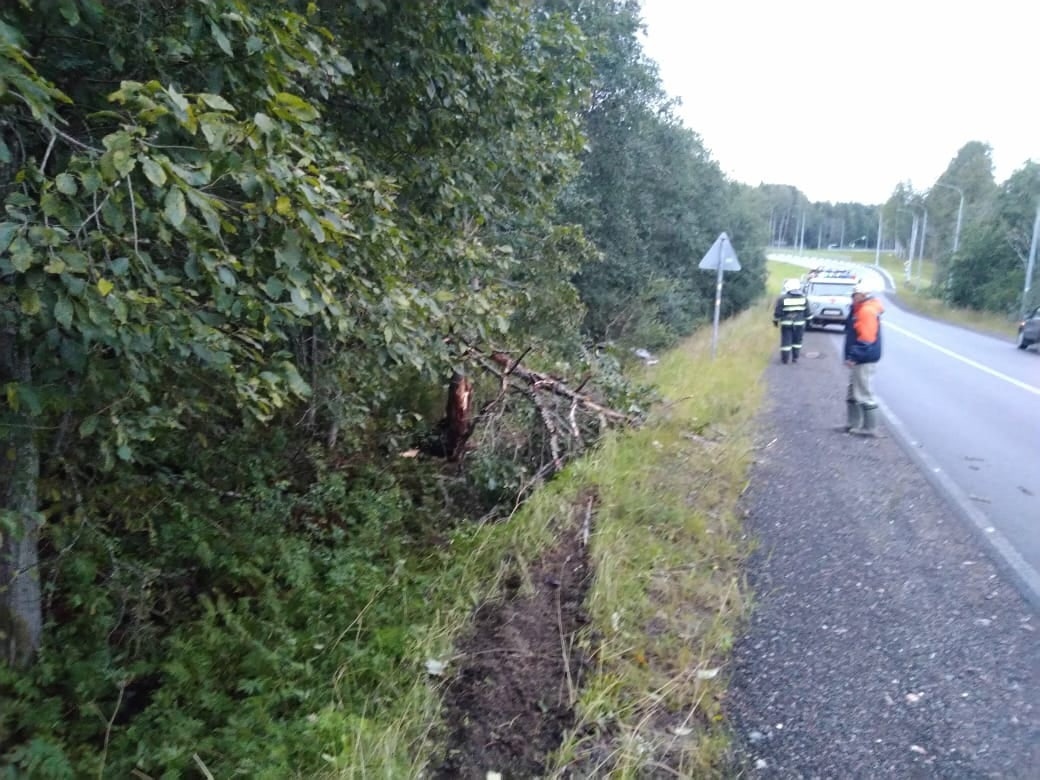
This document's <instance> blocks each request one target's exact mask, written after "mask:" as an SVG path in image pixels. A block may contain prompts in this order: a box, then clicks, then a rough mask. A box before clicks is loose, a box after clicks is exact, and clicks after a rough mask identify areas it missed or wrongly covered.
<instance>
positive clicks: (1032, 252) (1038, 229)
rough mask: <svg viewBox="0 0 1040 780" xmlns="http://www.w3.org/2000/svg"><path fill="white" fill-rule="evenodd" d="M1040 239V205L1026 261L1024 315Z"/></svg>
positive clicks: (1023, 294)
mask: <svg viewBox="0 0 1040 780" xmlns="http://www.w3.org/2000/svg"><path fill="white" fill-rule="evenodd" d="M1038 239H1040V205H1037V207H1036V219H1034V220H1033V240H1032V241H1031V242H1030V243H1029V261H1028V262H1027V263H1026V283H1025V287H1023V288H1022V317H1023V318H1024V317H1025V316H1026V310H1027V309H1028V308H1029V288H1030V287H1031V286H1032V282H1033V264H1034V263H1035V262H1036V244H1037V240H1038Z"/></svg>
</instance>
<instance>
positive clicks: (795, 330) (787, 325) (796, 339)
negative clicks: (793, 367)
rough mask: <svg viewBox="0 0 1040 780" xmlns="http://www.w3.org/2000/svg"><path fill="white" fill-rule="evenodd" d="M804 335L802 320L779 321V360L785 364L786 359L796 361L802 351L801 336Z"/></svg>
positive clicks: (803, 322)
mask: <svg viewBox="0 0 1040 780" xmlns="http://www.w3.org/2000/svg"><path fill="white" fill-rule="evenodd" d="M804 333H805V321H804V320H793V321H792V320H781V321H780V360H781V361H783V362H784V363H786V362H787V361H788V359H791V360H794V361H797V360H798V355H799V354H800V353H801V351H802V336H803V334H804Z"/></svg>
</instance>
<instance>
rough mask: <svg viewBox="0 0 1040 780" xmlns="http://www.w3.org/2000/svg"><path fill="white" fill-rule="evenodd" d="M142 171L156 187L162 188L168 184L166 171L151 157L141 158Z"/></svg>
mask: <svg viewBox="0 0 1040 780" xmlns="http://www.w3.org/2000/svg"><path fill="white" fill-rule="evenodd" d="M141 170H143V171H144V175H145V176H146V177H147V178H148V181H150V182H151V183H152V184H154V185H155V186H156V187H161V186H163V185H164V184H166V171H164V170H163V167H162V166H161V165H159V163H157V162H156V161H155V160H153V159H152V158H151V157H142V158H141Z"/></svg>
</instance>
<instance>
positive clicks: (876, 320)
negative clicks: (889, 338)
mask: <svg viewBox="0 0 1040 780" xmlns="http://www.w3.org/2000/svg"><path fill="white" fill-rule="evenodd" d="M884 311H885V307H884V306H882V305H881V301H879V300H878V299H877V298H875V297H874V294H873V292H872V291H871V290H870V288H869V287H868V286H867V285H866V284H864V283H863V282H862V281H861V282H859V283H857V284H856V286H855V287H853V288H852V306H851V307H850V309H849V316H848V319H847V320H846V321H845V365H846V366H848V367H849V387H848V392H847V393H846V396H845V409H846V425H845V431H846V432H847V433H853V434H858V435H860V436H876V435H877V408H878V404H877V400H876V399H875V398H874V391H873V389H872V387H871V386H872V384H873V378H874V370H875V369H876V368H877V364H878V361H879V360H881V315H882V313H884Z"/></svg>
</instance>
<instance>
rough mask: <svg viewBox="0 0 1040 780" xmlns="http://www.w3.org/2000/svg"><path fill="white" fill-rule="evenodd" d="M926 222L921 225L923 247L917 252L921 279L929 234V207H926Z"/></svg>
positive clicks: (918, 273) (919, 278)
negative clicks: (926, 240)
mask: <svg viewBox="0 0 1040 780" xmlns="http://www.w3.org/2000/svg"><path fill="white" fill-rule="evenodd" d="M923 211H924V219H923V222H924V224H923V225H922V226H921V248H920V249H919V250H918V252H917V280H918V281H920V280H921V271H922V270H924V249H925V239H926V238H927V236H928V209H924V210H923Z"/></svg>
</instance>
